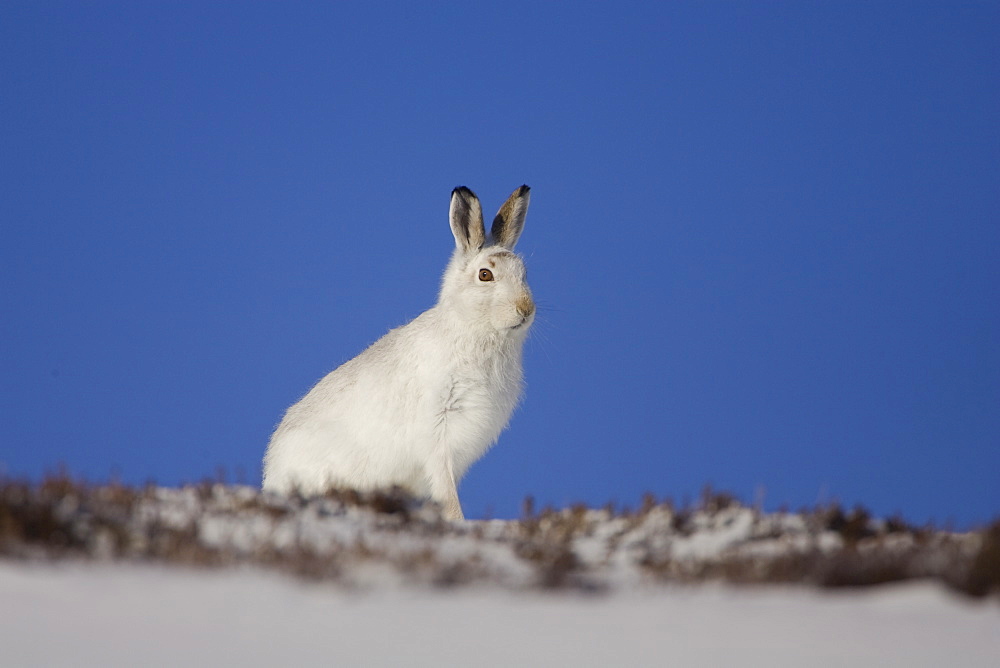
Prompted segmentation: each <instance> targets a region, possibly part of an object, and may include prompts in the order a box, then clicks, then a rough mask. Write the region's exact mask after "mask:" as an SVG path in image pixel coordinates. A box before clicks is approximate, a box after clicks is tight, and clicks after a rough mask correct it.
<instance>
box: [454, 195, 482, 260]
mask: <svg viewBox="0 0 1000 668" xmlns="http://www.w3.org/2000/svg"><path fill="white" fill-rule="evenodd" d="M448 217H449V218H450V219H451V233H452V234H454V235H455V246H456V247H458V250H460V251H463V252H465V253H475V252H478V251H479V250H480V249H481V248H482V247H483V242H485V241H486V229H485V228H484V227H483V209H482V207H480V206H479V198H478V197H476V193H474V192H472V191H471V190H469V189H468V188H466V187H465V186H459V187H457V188H455V189H454V190H452V191H451V209H450V210H449V211H448Z"/></svg>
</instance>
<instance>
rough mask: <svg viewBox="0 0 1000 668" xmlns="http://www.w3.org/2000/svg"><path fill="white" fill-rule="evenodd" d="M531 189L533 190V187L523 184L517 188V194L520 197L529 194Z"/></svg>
mask: <svg viewBox="0 0 1000 668" xmlns="http://www.w3.org/2000/svg"><path fill="white" fill-rule="evenodd" d="M529 190H531V188H529V187H528V186H526V185H524V186H521V187H520V188H518V189H517V196H518V197H524V196H525V195H527V194H528V191H529Z"/></svg>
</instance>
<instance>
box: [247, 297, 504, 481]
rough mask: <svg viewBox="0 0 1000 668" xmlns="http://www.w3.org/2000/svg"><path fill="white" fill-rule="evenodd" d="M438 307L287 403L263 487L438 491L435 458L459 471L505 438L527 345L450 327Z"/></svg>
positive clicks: (270, 448)
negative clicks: (433, 484) (434, 484)
mask: <svg viewBox="0 0 1000 668" xmlns="http://www.w3.org/2000/svg"><path fill="white" fill-rule="evenodd" d="M444 320H445V318H444V317H443V316H442V314H441V313H440V312H439V310H438V309H437V308H436V307H435V308H432V309H430V310H429V311H427V312H425V313H424V314H422V315H421V316H419V317H418V318H416V319H415V320H413V321H412V322H410V323H409V324H407V325H405V326H403V327H399V328H397V329H394V330H391V331H390V332H389V333H388V334H386V335H385V336H384V337H382V338H381V339H379V340H378V341H376V342H375V343H374V344H372V345H371V346H370V347H369V348H368V349H367V350H365V351H364V352H363V353H361V354H360V355H358V356H357V357H355V358H354V359H352V360H350V361H348V362H346V363H345V364H343V365H342V366H340V367H338V368H337V369H336V370H334V371H332V372H331V373H329V374H328V375H327V376H326V377H324V378H323V379H322V380H320V381H319V382H318V383H317V384H316V386H315V387H313V388H312V390H310V391H309V393H308V394H306V396H305V397H303V398H302V399H301V400H300V401H299V402H298V403H296V404H295V405H294V406H292V407H291V408H289V409H288V411H287V413H286V414H285V417H284V419H283V420H282V421H281V424H280V425H279V426H278V428H277V429H276V430H275V432H274V435H273V436H272V438H271V442H270V444H269V446H268V450H267V454H266V456H265V463H264V487H265V489H273V490H276V491H283V492H287V491H290V490H291V489H292V488H297V489H298V490H299V491H301V492H303V493H318V492H322V491H324V490H325V489H326V488H328V487H329V486H331V485H337V486H346V487H352V488H355V489H361V490H366V489H375V488H381V487H388V486H391V485H400V486H402V487H405V488H407V489H409V490H410V491H411V492H413V493H414V494H417V495H419V496H425V497H426V496H432V490H431V472H430V471H429V467H433V466H436V465H438V464H439V463H440V462H441V461H443V458H445V457H447V459H448V460H449V461H450V462H451V466H452V469H453V473H454V476H455V480H456V482H457V480H458V479H460V478H461V477H462V475H464V474H465V472H466V470H467V469H468V468H469V466H471V465H472V463H473V462H475V461H476V460H477V459H479V457H481V456H482V455H483V454H484V453H485V452H486V450H487V449H488V448H489V447H490V446H491V445H492V444H493V443H494V442H495V441H496V439H497V437H498V436H499V434H500V432H501V431H502V430H503V428H504V427H505V426H506V424H507V422H508V420H509V419H510V415H511V413H512V412H513V410H514V407H515V406H516V404H517V401H518V397H519V395H520V392H521V384H522V372H521V346H520V345H519V343H517V342H516V341H513V340H509V339H510V337H504V336H502V335H496V336H495V339H494V340H487V341H484V340H483V338H482V336H476V335H472V334H470V333H468V332H464V333H463V332H461V331H454V330H450V329H449V327H448V325H447V323H446V322H444Z"/></svg>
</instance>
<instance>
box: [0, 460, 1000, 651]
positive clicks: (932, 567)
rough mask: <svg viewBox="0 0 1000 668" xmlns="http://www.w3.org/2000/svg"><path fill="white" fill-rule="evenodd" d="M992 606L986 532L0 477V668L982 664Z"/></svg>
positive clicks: (858, 521)
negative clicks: (471, 515)
mask: <svg viewBox="0 0 1000 668" xmlns="http://www.w3.org/2000/svg"><path fill="white" fill-rule="evenodd" d="M529 505H530V504H529ZM887 583H888V584H887ZM998 594H1000V525H994V526H992V527H988V528H983V529H980V530H977V531H970V532H964V533H955V532H949V531H941V530H936V529H933V528H926V527H925V528H915V527H910V526H907V525H906V524H905V522H902V521H900V520H888V521H887V520H881V519H877V518H871V517H869V516H868V515H867V513H865V512H864V511H862V510H860V509H858V510H854V511H851V512H844V511H842V510H841V509H839V508H836V507H829V508H820V509H816V510H813V511H809V512H802V513H765V512H761V511H760V510H757V509H753V508H748V507H745V506H743V505H741V504H739V503H738V502H736V501H735V500H734V499H732V498H731V497H727V496H726V495H706V497H705V498H704V499H703V500H702V501H701V503H700V504H698V505H697V506H694V507H690V508H675V507H674V506H672V505H671V504H669V503H660V502H656V501H655V500H653V499H647V500H646V502H644V503H643V505H642V507H641V508H639V509H637V510H635V511H633V512H620V511H618V512H616V511H613V510H611V509H603V510H596V509H588V508H582V507H575V508H567V509H563V510H560V511H543V512H535V511H534V510H533V509H531V508H530V507H529V508H526V510H525V515H524V517H523V518H522V519H520V520H506V521H505V520H493V521H469V522H457V523H449V522H445V521H443V520H442V519H441V517H440V515H439V513H438V511H437V509H436V508H434V507H432V506H421V505H420V504H419V503H417V502H415V501H414V500H412V499H409V498H407V497H404V496H400V495H399V494H398V493H397V492H393V493H386V494H373V495H368V496H359V495H357V494H355V493H353V492H331V493H330V494H328V495H326V496H324V497H319V498H311V499H303V498H299V497H294V496H293V497H283V496H276V495H273V494H262V493H261V492H259V491H258V490H256V489H253V488H249V487H234V486H226V485H221V484H205V485H200V486H193V487H184V488H159V487H148V488H144V489H134V488H127V487H121V486H116V485H108V486H103V487H92V486H87V485H83V484H78V483H74V482H72V481H70V480H68V479H65V478H56V479H51V480H47V481H44V482H43V483H41V484H39V485H34V484H30V483H24V482H12V481H0V668H8V667H19V666H74V667H75V666H119V665H121V666H132V665H135V666H157V665H162V666H178V665H195V666H200V665H236V666H241V667H245V666H255V665H261V666H275V665H277V666H293V665H295V666H297V665H334V666H354V665H364V666H382V665H384V666H401V665H405V666H425V665H427V666H452V665H457V666H466V665H468V666H477V667H478V666H536V665H537V666H563V665H565V666H621V665H628V666H642V665H650V666H653V665H655V666H664V665H666V666H702V665H704V666H729V665H741V666H810V667H812V666H844V665H850V666H859V665H860V666H866V665H871V666H890V665H891V666H895V665H905V666H963V667H965V666H991V667H995V666H1000V595H998Z"/></svg>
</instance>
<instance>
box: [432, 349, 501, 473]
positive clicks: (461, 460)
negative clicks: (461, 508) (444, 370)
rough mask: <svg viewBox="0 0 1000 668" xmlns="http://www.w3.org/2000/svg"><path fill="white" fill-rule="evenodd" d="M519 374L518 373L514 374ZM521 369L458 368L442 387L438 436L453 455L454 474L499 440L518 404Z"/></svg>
mask: <svg viewBox="0 0 1000 668" xmlns="http://www.w3.org/2000/svg"><path fill="white" fill-rule="evenodd" d="M515 376H516V377H515ZM519 391H520V373H512V372H510V371H508V372H507V373H501V370H500V369H496V368H493V369H486V370H484V369H478V370H477V372H469V371H466V370H463V369H456V370H455V371H454V372H453V373H452V374H451V375H450V376H449V377H448V382H447V383H446V384H445V387H444V388H442V393H441V397H440V405H439V407H438V412H437V416H436V418H437V419H436V426H437V431H438V434H437V436H438V438H439V439H440V441H441V443H442V444H443V445H444V446H445V448H446V449H447V450H448V452H449V453H450V455H451V459H452V466H453V467H454V471H455V477H456V478H461V477H462V476H463V475H464V474H465V472H466V471H467V470H468V468H469V467H470V466H471V465H472V464H473V462H475V461H476V460H477V459H479V458H480V457H482V455H483V454H484V453H485V452H486V450H488V449H489V448H490V446H491V445H493V443H495V442H496V440H497V438H498V437H499V436H500V432H501V431H503V429H504V427H505V426H507V422H508V421H509V420H510V416H511V414H512V413H513V411H514V407H515V405H516V404H517V399H518V394H519Z"/></svg>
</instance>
